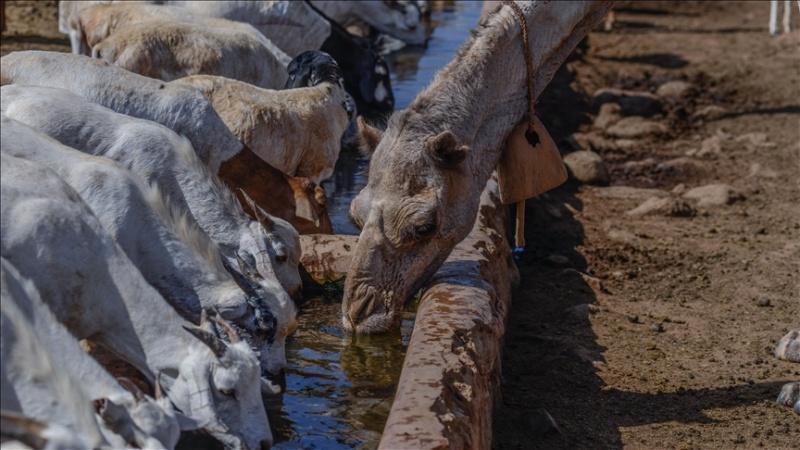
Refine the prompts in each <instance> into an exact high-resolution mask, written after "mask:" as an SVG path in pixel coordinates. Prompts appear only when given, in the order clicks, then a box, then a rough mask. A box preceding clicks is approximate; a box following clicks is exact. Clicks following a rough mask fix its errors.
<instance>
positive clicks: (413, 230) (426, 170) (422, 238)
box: [342, 108, 483, 333]
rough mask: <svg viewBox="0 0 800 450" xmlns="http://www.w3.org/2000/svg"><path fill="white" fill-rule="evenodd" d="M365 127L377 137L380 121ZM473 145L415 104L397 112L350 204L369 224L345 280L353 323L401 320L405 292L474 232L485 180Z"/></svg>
mask: <svg viewBox="0 0 800 450" xmlns="http://www.w3.org/2000/svg"><path fill="white" fill-rule="evenodd" d="M363 125H364V124H363V123H360V124H359V126H360V127H362V126H363ZM362 134H364V135H365V136H366V137H369V135H372V137H373V138H372V139H367V140H368V141H372V142H375V141H376V140H377V136H375V130H374V129H373V130H370V132H369V133H364V132H363V131H362ZM469 153H470V149H469V142H467V141H466V140H465V139H463V138H460V137H459V136H458V135H456V134H455V133H454V132H453V131H451V130H448V129H439V128H438V127H436V126H432V125H431V122H429V121H427V120H423V116H422V115H421V114H420V113H419V112H417V111H416V110H414V109H413V108H412V109H408V110H405V111H403V112H400V113H397V114H395V116H393V117H392V119H391V120H390V122H389V126H388V128H387V130H386V132H385V133H384V135H383V138H382V139H380V142H379V143H378V145H377V147H376V149H375V151H374V153H373V156H372V161H371V163H370V167H369V181H368V184H367V186H366V187H364V189H363V190H362V191H361V192H360V193H359V195H358V196H357V197H356V198H355V199H354V200H353V202H352V204H351V208H350V214H351V216H352V218H353V220H354V221H355V222H356V224H358V225H359V226H361V228H362V231H361V236H360V238H359V240H358V245H357V246H356V250H355V254H354V257H353V261H352V263H351V266H350V270H349V273H348V276H347V281H346V282H345V294H344V302H343V304H342V312H343V324H344V327H345V328H346V329H348V330H350V331H353V332H356V333H374V332H382V331H386V330H388V329H390V328H392V327H396V326H398V325H399V323H400V311H401V309H402V307H403V304H404V303H405V302H406V300H408V299H409V298H410V297H412V296H413V295H414V294H415V293H416V291H417V290H418V289H419V288H420V287H421V285H422V283H424V282H425V280H426V279H427V278H429V277H430V276H431V275H433V273H434V272H435V271H436V270H437V269H438V268H439V266H440V265H441V264H442V263H443V262H444V259H445V258H446V257H447V255H448V254H449V253H450V251H451V250H452V249H453V248H454V247H455V245H456V244H457V243H458V242H459V241H461V240H462V239H463V238H464V237H465V236H466V235H467V234H468V233H469V231H470V229H471V228H472V225H473V222H474V220H475V215H476V212H477V208H478V200H479V193H480V190H481V189H482V188H483V186H479V185H478V184H479V181H478V180H477V178H479V177H475V176H474V175H473V173H472V169H471V167H470V166H471V164H470V161H469V158H468V156H469Z"/></svg>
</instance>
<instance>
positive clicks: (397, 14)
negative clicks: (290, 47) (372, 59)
mask: <svg viewBox="0 0 800 450" xmlns="http://www.w3.org/2000/svg"><path fill="white" fill-rule="evenodd" d="M312 3H313V5H314V6H315V7H317V8H319V10H320V11H322V13H323V14H325V15H326V16H328V17H330V18H331V19H333V20H335V21H336V22H338V23H339V24H340V25H342V26H343V27H347V26H349V25H352V24H357V23H358V22H359V21H360V22H364V23H366V24H367V25H369V26H371V27H373V28H375V29H376V30H378V31H380V32H381V33H384V34H388V35H389V36H392V37H394V38H397V39H399V40H401V41H403V42H405V43H407V44H412V45H422V44H424V43H425V40H426V36H425V28H424V27H423V26H422V24H421V23H420V10H419V7H418V6H417V5H416V4H414V2H411V1H397V0H383V1H367V2H365V1H358V0H331V1H320V0H314V1H313V2H312Z"/></svg>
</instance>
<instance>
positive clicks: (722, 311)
mask: <svg viewBox="0 0 800 450" xmlns="http://www.w3.org/2000/svg"><path fill="white" fill-rule="evenodd" d="M792 6H793V7H794V6H795V5H794V3H793V4H792ZM793 14H794V16H795V23H796V22H797V21H798V20H797V10H796V9H795V10H794V11H793ZM768 15H769V3H768V2H745V3H733V2H688V3H681V4H677V3H672V2H669V3H668V2H653V3H640V2H634V3H633V4H632V5H631V6H629V7H626V8H623V9H622V10H621V12H619V13H618V14H617V20H618V21H617V23H616V26H615V29H614V30H613V31H612V32H610V33H603V32H597V33H593V34H592V35H591V36H590V37H589V39H588V43H587V45H586V46H584V47H583V48H582V51H581V52H579V54H578V55H576V56H575V58H574V59H573V61H572V62H570V63H569V64H568V66H567V68H565V69H563V70H562V71H561V73H559V75H558V76H557V79H556V80H554V82H553V84H551V86H550V87H549V88H548V92H547V93H546V95H545V96H544V97H543V98H542V99H541V100H540V102H539V105H540V107H539V111H540V114H541V115H542V116H544V117H543V120H545V121H547V122H548V125H549V127H550V128H551V130H552V131H553V133H554V135H555V137H556V138H557V139H561V145H560V146H561V148H562V150H565V149H592V150H594V151H596V152H597V153H599V154H600V155H601V156H602V158H603V160H604V162H605V165H606V167H607V170H608V172H609V174H610V177H609V178H610V180H609V186H607V187H598V186H588V185H578V184H577V183H571V184H570V185H568V186H565V187H563V188H561V189H559V190H558V191H556V192H554V193H551V194H549V195H547V196H546V198H544V199H539V200H536V201H531V202H529V204H528V219H527V223H528V224H529V226H528V229H527V237H528V240H529V242H528V247H529V252H528V254H527V255H526V257H525V260H524V262H523V264H522V266H521V268H520V269H521V275H522V285H521V286H520V288H519V290H518V292H517V293H516V295H515V297H514V303H513V306H512V309H511V312H510V323H509V329H508V334H507V338H506V344H505V351H504V360H503V385H502V400H501V401H500V404H499V406H498V410H497V412H496V414H495V427H494V428H495V429H494V442H495V447H496V448H497V449H530V448H542V449H558V448H564V449H567V448H568V449H576V448H591V449H599V448H603V449H605V448H621V447H625V448H642V449H653V448H687V449H688V448H708V449H721V448H771V449H789V448H800V416H797V415H796V414H794V413H792V412H791V410H790V409H789V408H786V407H780V406H777V405H776V404H775V403H774V401H775V398H776V396H777V394H778V392H779V390H780V387H781V386H782V385H783V383H785V382H787V381H796V380H800V365H796V364H790V363H788V362H785V361H778V360H776V359H775V358H774V357H773V355H772V352H773V348H774V346H775V343H776V342H777V340H778V339H780V338H781V337H782V336H783V335H784V334H785V333H786V332H787V331H788V329H789V327H795V328H796V327H798V326H799V325H800V284H799V283H798V275H800V205H799V203H800V188H799V187H798V186H799V184H800V33H799V32H793V33H791V34H790V35H785V36H781V37H778V38H775V37H771V36H770V35H769V34H768V32H767V24H768ZM672 80H682V81H687V82H689V83H691V87H692V89H690V92H688V93H686V94H685V95H683V96H681V97H680V98H679V99H677V100H676V101H672V102H664V107H663V111H662V112H661V113H660V114H657V115H656V116H654V117H653V118H652V119H653V121H655V122H657V123H660V124H663V125H664V126H665V127H666V128H665V130H661V131H662V132H663V134H662V135H660V136H654V135H645V136H642V137H636V138H631V139H614V138H611V137H609V135H610V134H613V131H614V130H612V128H610V127H607V126H603V124H601V123H600V124H598V126H597V127H595V126H593V120H594V118H595V114H596V111H597V110H596V109H595V108H594V107H593V105H592V103H593V98H592V95H593V94H594V93H595V91H596V90H597V89H600V88H604V87H611V88H621V89H625V90H634V91H646V92H650V93H654V92H656V90H657V88H658V87H659V86H660V85H661V84H663V83H665V82H667V81H672ZM712 105H713V106H716V107H710V106H712ZM594 106H595V107H596V105H594ZM575 132H579V134H578V135H577V136H575V135H573V133H575ZM587 147H589V148H587ZM648 158H649V159H648ZM711 183H725V184H728V185H730V186H732V187H733V188H734V189H735V190H736V191H737V192H738V193H739V195H740V196H742V197H743V198H739V199H736V195H735V194H734V195H733V196H732V197H731V198H730V200H731V201H733V200H736V201H733V202H732V203H731V204H725V205H722V206H717V207H699V206H697V205H696V203H695V202H693V201H691V200H686V201H681V200H679V199H680V197H679V195H677V194H673V193H671V191H672V190H673V189H675V188H676V187H678V188H677V189H676V191H677V192H680V191H681V190H682V189H684V188H683V187H679V186H680V185H684V186H685V188H686V189H690V188H693V187H697V186H703V185H706V184H711ZM626 187H628V188H626ZM631 188H648V189H657V190H658V191H653V190H643V189H631ZM654 195H661V196H667V198H670V199H671V200H670V201H672V202H675V203H676V204H680V205H682V207H681V208H678V209H673V210H672V212H669V211H668V212H666V213H660V214H659V213H656V214H651V215H645V216H638V217H633V216H629V215H626V214H625V213H626V212H627V211H629V210H631V209H633V208H635V207H637V206H638V205H640V204H641V203H643V202H644V201H645V200H647V199H648V198H649V197H651V196H654ZM687 205H688V206H687ZM692 214H693V215H692ZM687 216H688V217H687ZM548 414H549V416H550V417H552V418H553V419H554V420H555V423H556V424H557V428H558V430H556V429H555V428H554V427H553V426H552V425H549V424H548V419H547V415H548Z"/></svg>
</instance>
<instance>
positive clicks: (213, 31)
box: [78, 3, 291, 89]
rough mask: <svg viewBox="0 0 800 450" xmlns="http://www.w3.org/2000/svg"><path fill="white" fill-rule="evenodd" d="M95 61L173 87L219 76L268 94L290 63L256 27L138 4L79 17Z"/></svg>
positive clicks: (91, 10)
mask: <svg viewBox="0 0 800 450" xmlns="http://www.w3.org/2000/svg"><path fill="white" fill-rule="evenodd" d="M78 23H79V24H80V27H81V30H82V33H83V36H84V39H85V40H86V43H87V45H88V47H89V48H91V50H92V51H91V53H92V56H93V57H95V58H100V59H103V60H105V61H108V62H111V63H114V64H116V65H118V66H120V67H123V68H125V69H127V70H130V71H132V72H136V73H138V74H141V75H145V76H149V77H153V78H159V79H162V80H165V81H170V80H173V79H175V78H180V77H183V76H187V75H194V74H211V75H220V76H226V77H230V78H234V79H237V80H242V81H245V82H247V83H251V84H255V85H257V86H261V87H264V88H273V89H277V88H280V87H282V86H283V85H284V83H285V82H286V67H287V66H288V65H289V62H290V61H291V58H290V57H289V56H288V55H287V54H286V53H284V52H283V51H282V50H281V49H280V48H278V47H277V46H276V45H275V44H273V43H272V41H270V40H269V39H267V38H266V37H264V35H263V34H261V33H260V32H259V31H258V30H256V29H255V28H253V27H252V26H251V25H249V24H247V23H242V22H236V21H232V20H226V19H217V18H212V17H206V16H202V15H194V14H192V13H190V12H189V11H187V10H186V9H184V8H176V7H172V6H163V5H147V4H137V3H131V4H128V3H115V4H108V5H94V6H91V7H89V8H86V9H84V10H83V11H81V12H80V13H79V15H78Z"/></svg>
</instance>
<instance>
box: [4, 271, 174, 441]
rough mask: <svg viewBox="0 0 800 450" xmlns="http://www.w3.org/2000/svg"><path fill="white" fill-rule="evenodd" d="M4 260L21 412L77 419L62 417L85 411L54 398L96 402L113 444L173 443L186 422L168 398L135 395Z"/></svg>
mask: <svg viewBox="0 0 800 450" xmlns="http://www.w3.org/2000/svg"><path fill="white" fill-rule="evenodd" d="M1 263H2V267H0V278H2V283H0V285H2V311H3V322H4V323H3V327H2V328H3V368H4V372H6V373H8V374H9V375H10V376H9V377H8V378H9V381H11V380H13V381H12V382H11V383H10V384H13V386H12V387H13V394H14V397H15V399H16V400H17V401H18V402H19V404H20V406H21V409H20V412H24V413H25V414H26V415H27V416H30V417H32V418H35V419H38V420H42V421H45V422H48V423H61V424H65V425H69V426H73V427H74V425H76V424H75V423H68V422H62V421H64V420H67V421H71V420H81V418H82V417H83V414H84V413H77V414H76V413H75V412H74V411H73V412H70V413H66V414H65V411H62V410H61V409H60V408H53V405H54V404H56V405H61V406H62V407H63V408H80V405H81V404H83V405H84V407H85V408H87V407H90V405H91V403H90V402H95V404H96V405H97V406H98V407H99V409H100V410H99V411H98V412H99V413H100V417H101V423H100V426H101V431H102V432H103V434H104V436H105V438H106V439H107V440H108V441H109V442H110V443H111V445H114V446H122V445H135V446H138V447H140V448H168V449H171V448H174V447H175V444H176V443H177V442H178V438H179V436H180V428H179V426H178V422H177V420H176V418H175V416H174V414H175V413H174V411H173V410H172V405H171V404H170V403H169V401H167V400H166V399H159V400H153V399H152V398H150V397H147V396H145V395H144V394H142V393H141V392H139V391H137V392H136V396H134V395H133V394H132V393H131V392H128V391H127V390H125V389H124V388H123V387H122V386H120V384H119V383H118V382H117V380H115V379H114V378H113V377H112V376H111V375H110V374H109V373H108V372H106V371H105V369H103V368H102V367H100V365H99V364H98V363H97V362H96V361H95V360H94V359H93V358H92V357H91V356H89V355H88V354H86V352H84V351H83V350H82V349H81V347H80V344H78V341H76V340H75V338H74V337H73V336H72V335H71V334H70V333H69V332H68V331H67V330H66V329H65V328H64V326H63V325H62V324H61V323H59V322H58V320H56V318H55V317H54V316H53V313H52V312H50V310H49V309H48V308H47V306H46V305H45V304H44V303H43V302H42V300H41V299H40V298H39V293H38V292H36V288H35V287H34V286H33V284H32V283H30V282H29V281H28V280H25V279H24V278H23V277H22V276H20V274H19V272H17V270H16V269H15V268H14V267H13V266H12V265H11V263H9V262H8V261H7V260H6V259H2V262H1ZM6 334H8V336H9V338H8V339H6ZM14 344H16V345H14ZM48 366H49V370H48ZM62 387H63V388H67V389H62ZM54 395H66V398H56V397H53V396H54ZM3 409H5V407H4V408H3ZM78 429H79V428H78ZM89 435H90V434H89Z"/></svg>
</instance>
